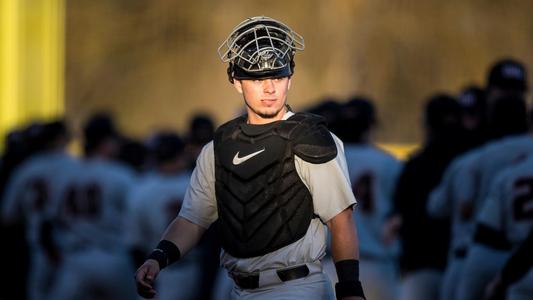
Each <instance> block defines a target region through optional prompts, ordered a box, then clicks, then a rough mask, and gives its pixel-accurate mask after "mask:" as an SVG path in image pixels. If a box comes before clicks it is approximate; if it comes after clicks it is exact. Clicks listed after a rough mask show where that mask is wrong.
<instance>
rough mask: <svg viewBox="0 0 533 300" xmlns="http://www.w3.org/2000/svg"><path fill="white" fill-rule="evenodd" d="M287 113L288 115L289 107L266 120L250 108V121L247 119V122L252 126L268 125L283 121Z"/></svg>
mask: <svg viewBox="0 0 533 300" xmlns="http://www.w3.org/2000/svg"><path fill="white" fill-rule="evenodd" d="M286 113H287V107H286V106H284V107H283V108H282V109H281V110H280V111H279V112H278V113H277V114H276V115H275V116H273V117H272V118H264V117H261V116H260V115H258V114H256V113H255V112H253V111H252V110H251V109H250V108H248V119H247V121H246V122H247V123H248V124H252V125H263V124H268V123H272V122H276V121H280V120H283V117H284V116H285V114H286Z"/></svg>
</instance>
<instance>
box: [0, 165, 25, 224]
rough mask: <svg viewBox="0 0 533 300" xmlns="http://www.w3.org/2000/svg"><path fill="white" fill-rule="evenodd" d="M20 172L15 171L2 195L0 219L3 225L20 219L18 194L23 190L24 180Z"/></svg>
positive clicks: (20, 211) (20, 210)
mask: <svg viewBox="0 0 533 300" xmlns="http://www.w3.org/2000/svg"><path fill="white" fill-rule="evenodd" d="M20 170H21V169H18V170H15V172H14V174H13V176H12V177H11V179H10V180H9V181H8V182H7V185H6V189H5V191H4V194H3V195H2V206H1V212H0V217H1V219H2V221H3V222H5V223H14V222H17V221H19V220H21V218H22V207H21V206H22V203H21V202H20V201H21V199H20V197H18V194H19V193H20V191H22V190H23V183H24V178H23V176H22V174H21V173H22V172H21V171H20Z"/></svg>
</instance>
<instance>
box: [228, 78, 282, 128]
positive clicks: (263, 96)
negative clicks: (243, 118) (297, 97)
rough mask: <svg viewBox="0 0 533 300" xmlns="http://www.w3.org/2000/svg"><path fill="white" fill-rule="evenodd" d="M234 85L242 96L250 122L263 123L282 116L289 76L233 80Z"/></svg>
mask: <svg viewBox="0 0 533 300" xmlns="http://www.w3.org/2000/svg"><path fill="white" fill-rule="evenodd" d="M234 86H235V89H237V91H238V92H239V93H241V94H242V95H243V97H244V102H245V103H246V106H247V107H246V109H247V111H248V122H249V123H250V124H265V123H269V122H273V121H277V120H281V119H282V118H283V115H284V114H285V112H286V108H285V103H286V102H287V92H288V90H289V88H290V86H291V79H290V78H289V77H283V78H269V79H258V80H235V81H234Z"/></svg>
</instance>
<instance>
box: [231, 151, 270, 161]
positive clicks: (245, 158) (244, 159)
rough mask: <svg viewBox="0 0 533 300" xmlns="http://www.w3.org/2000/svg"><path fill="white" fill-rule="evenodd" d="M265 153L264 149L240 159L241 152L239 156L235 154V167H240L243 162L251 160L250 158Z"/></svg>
mask: <svg viewBox="0 0 533 300" xmlns="http://www.w3.org/2000/svg"><path fill="white" fill-rule="evenodd" d="M263 151H265V149H264V148H263V149H262V150H259V151H257V152H254V153H250V154H248V155H246V156H243V157H239V152H237V154H235V156H234V157H233V164H234V165H240V164H242V163H243V162H245V161H247V160H249V159H250V158H252V157H254V156H256V155H257V154H259V153H261V152H263Z"/></svg>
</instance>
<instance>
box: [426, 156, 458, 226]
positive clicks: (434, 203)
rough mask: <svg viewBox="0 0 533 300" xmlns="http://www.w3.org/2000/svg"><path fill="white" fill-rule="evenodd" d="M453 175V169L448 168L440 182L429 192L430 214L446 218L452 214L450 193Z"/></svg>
mask: <svg viewBox="0 0 533 300" xmlns="http://www.w3.org/2000/svg"><path fill="white" fill-rule="evenodd" d="M451 167H452V166H451ZM453 176H454V172H453V170H452V169H451V168H448V169H447V170H446V172H445V173H444V176H443V177H442V180H441V182H440V184H439V185H438V186H437V187H436V188H435V189H433V191H432V192H431V193H430V194H429V200H428V204H427V211H428V214H429V215H430V216H433V217H437V218H444V217H447V216H449V215H450V213H451V207H452V203H450V197H449V196H448V195H449V189H450V184H451V181H452V180H453Z"/></svg>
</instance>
